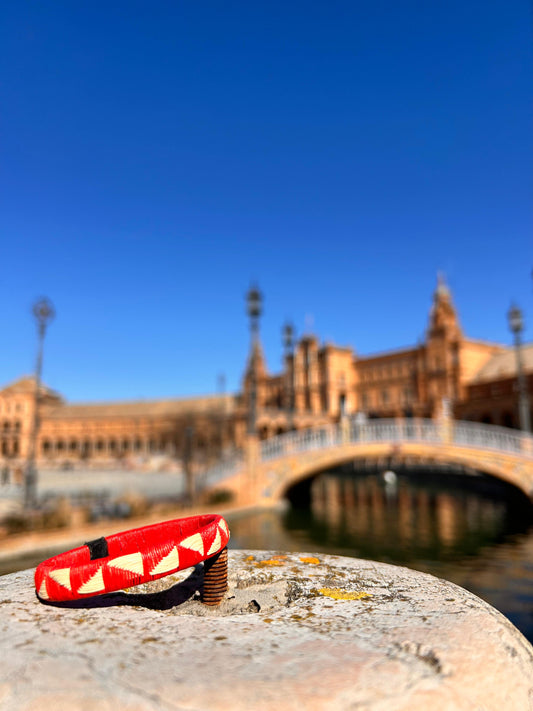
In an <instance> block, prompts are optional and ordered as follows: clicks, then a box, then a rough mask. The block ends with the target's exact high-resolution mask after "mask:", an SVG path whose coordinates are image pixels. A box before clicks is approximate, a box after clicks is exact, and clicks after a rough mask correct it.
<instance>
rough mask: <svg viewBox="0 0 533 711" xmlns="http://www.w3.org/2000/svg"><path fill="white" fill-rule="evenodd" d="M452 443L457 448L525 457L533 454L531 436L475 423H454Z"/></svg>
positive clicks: (532, 439) (504, 428)
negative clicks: (488, 450) (478, 449)
mask: <svg viewBox="0 0 533 711" xmlns="http://www.w3.org/2000/svg"><path fill="white" fill-rule="evenodd" d="M452 441H453V443H454V444H455V445H458V446H463V447H479V448H480V449H493V450H497V451H499V452H513V453H516V454H520V453H521V454H523V455H525V456H531V453H532V452H533V449H532V448H531V443H532V442H533V438H532V437H531V435H528V434H525V433H523V432H520V431H518V430H509V429H507V428H506V427H497V426H495V425H482V424H479V423H477V422H454V423H453V436H452Z"/></svg>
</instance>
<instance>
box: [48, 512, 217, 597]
mask: <svg viewBox="0 0 533 711" xmlns="http://www.w3.org/2000/svg"><path fill="white" fill-rule="evenodd" d="M228 540H229V529H228V524H227V523H226V521H225V520H224V519H223V518H222V516H218V515H216V514H206V515H204V516H189V517H188V518H177V519H174V520H173V521H164V522H162V523H155V524H153V525H151V526H143V527H142V528H135V529H132V530H131V531H123V532H122V533H115V534H113V535H112V536H108V537H107V538H98V539H97V540H95V541H89V542H88V543H86V544H85V545H83V546H80V547H79V548H74V549H73V550H71V551H67V552H66V553H61V554H60V555H57V556H55V557H54V558H49V559H48V560H45V561H44V562H42V563H41V564H40V565H39V566H38V567H37V569H36V570H35V589H36V590H37V594H38V596H39V597H40V598H41V599H43V600H52V601H55V602H59V601H63V600H78V599H80V598H85V597H89V596H91V595H101V594H103V593H107V592H113V591H114V590H121V589H123V588H128V587H132V586H133V585H139V584H140V583H146V582H148V581H149V580H157V578H162V577H163V576H165V575H170V573H175V572H176V571H177V570H182V569H183V568H190V567H191V566H193V565H196V563H199V562H200V561H202V560H206V559H207V558H211V557H212V556H214V555H216V554H217V553H219V552H220V551H221V550H222V549H223V548H225V547H226V544H227V542H228Z"/></svg>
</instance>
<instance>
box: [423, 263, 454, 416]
mask: <svg viewBox="0 0 533 711" xmlns="http://www.w3.org/2000/svg"><path fill="white" fill-rule="evenodd" d="M462 338H463V333H462V330H461V326H460V324H459V318H458V316H457V311H456V310H455V306H454V305H453V301H452V296H451V292H450V289H449V287H448V285H447V284H446V282H445V280H444V276H443V275H442V274H439V275H438V277H437V288H436V289H435V293H434V295H433V305H432V307H431V311H430V313H429V325H428V330H427V339H426V348H425V356H426V357H425V388H424V390H425V396H426V397H425V399H426V401H427V403H428V405H429V409H430V411H431V413H432V414H433V415H436V414H438V413H440V412H441V411H442V409H443V408H450V407H451V406H452V405H453V402H454V401H455V400H456V399H457V397H458V395H459V376H460V367H459V366H460V363H459V356H460V346H461V340H462Z"/></svg>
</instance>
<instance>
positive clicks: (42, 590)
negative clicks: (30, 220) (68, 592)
mask: <svg viewBox="0 0 533 711" xmlns="http://www.w3.org/2000/svg"><path fill="white" fill-rule="evenodd" d="M39 597H42V599H43V600H49V599H50V596H49V595H48V590H47V589H46V578H43V582H42V583H41V587H40V588H39Z"/></svg>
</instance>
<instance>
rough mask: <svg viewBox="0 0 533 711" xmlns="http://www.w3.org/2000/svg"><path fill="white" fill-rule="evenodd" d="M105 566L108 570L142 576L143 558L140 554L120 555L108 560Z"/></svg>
mask: <svg viewBox="0 0 533 711" xmlns="http://www.w3.org/2000/svg"><path fill="white" fill-rule="evenodd" d="M107 565H108V567H109V568H119V569H120V570H127V571H128V573H137V574H138V575H142V574H143V571H144V566H143V556H142V553H140V552H138V553H128V555H121V556H120V557H119V558H114V559H113V560H110V561H109V563H108V564H107Z"/></svg>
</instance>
